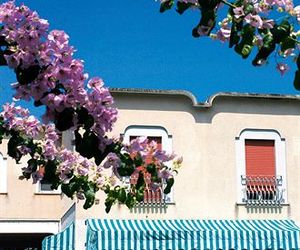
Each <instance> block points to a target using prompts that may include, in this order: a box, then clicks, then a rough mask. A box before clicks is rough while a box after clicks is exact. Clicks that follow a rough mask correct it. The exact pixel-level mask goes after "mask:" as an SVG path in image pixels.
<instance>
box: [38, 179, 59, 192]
mask: <svg viewBox="0 0 300 250" xmlns="http://www.w3.org/2000/svg"><path fill="white" fill-rule="evenodd" d="M35 194H59V195H60V194H61V188H60V187H58V189H56V190H55V189H54V190H42V183H41V182H40V181H39V182H37V184H36V190H35Z"/></svg>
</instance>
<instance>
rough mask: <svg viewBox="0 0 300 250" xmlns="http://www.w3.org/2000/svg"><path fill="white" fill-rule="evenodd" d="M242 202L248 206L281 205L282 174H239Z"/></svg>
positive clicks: (282, 201) (282, 200)
mask: <svg viewBox="0 0 300 250" xmlns="http://www.w3.org/2000/svg"><path fill="white" fill-rule="evenodd" d="M241 183H242V186H243V202H245V203H246V205H248V206H281V205H282V204H283V203H284V199H283V191H284V190H283V188H282V176H245V175H242V176H241Z"/></svg>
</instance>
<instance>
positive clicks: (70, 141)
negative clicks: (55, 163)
mask: <svg viewBox="0 0 300 250" xmlns="http://www.w3.org/2000/svg"><path fill="white" fill-rule="evenodd" d="M60 143H61V144H62V146H63V147H65V148H66V149H68V150H71V151H75V146H74V131H73V130H71V129H69V130H67V131H64V132H62V133H61V135H60ZM35 193H36V194H61V193H62V192H61V188H60V187H59V188H58V189H57V190H42V183H41V182H38V183H37V185H36V191H35Z"/></svg>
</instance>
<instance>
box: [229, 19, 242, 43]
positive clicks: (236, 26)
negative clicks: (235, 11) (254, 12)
mask: <svg viewBox="0 0 300 250" xmlns="http://www.w3.org/2000/svg"><path fill="white" fill-rule="evenodd" d="M241 25H242V26H241ZM242 27H243V22H239V23H237V22H235V21H234V20H233V21H232V25H231V33H230V39H229V48H232V47H233V46H234V45H237V44H238V43H239V41H240V36H239V35H238V32H239V31H240V28H242Z"/></svg>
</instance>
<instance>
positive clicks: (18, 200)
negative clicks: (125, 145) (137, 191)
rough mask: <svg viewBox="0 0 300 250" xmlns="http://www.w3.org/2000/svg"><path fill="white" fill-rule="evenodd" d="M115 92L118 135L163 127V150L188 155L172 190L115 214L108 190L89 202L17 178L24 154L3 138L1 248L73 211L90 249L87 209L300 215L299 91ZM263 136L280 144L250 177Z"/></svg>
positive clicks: (66, 220)
mask: <svg viewBox="0 0 300 250" xmlns="http://www.w3.org/2000/svg"><path fill="white" fill-rule="evenodd" d="M111 92H112V94H113V96H114V99H115V103H116V106H117V107H118V109H119V119H118V121H117V123H116V124H115V127H114V130H113V132H112V134H111V135H113V136H120V135H122V136H124V140H125V141H129V138H130V136H139V135H145V136H151V137H160V138H161V143H162V148H163V149H164V150H166V151H169V152H172V151H174V152H176V153H177V154H178V155H180V156H182V157H183V165H182V168H181V169H180V170H179V173H178V175H177V176H176V179H175V180H176V181H175V186H174V188H173V191H172V193H171V194H170V195H168V196H167V197H165V201H164V202H162V203H160V204H141V205H140V206H138V207H136V208H134V209H132V210H131V211H130V210H128V209H127V208H126V207H124V206H123V205H115V206H114V207H113V208H112V210H111V211H110V213H109V214H106V213H105V211H104V199H105V196H104V195H103V194H102V193H99V194H98V197H97V201H96V204H95V205H94V206H93V207H92V208H91V209H89V210H84V209H83V208H82V205H83V204H82V203H81V202H77V201H75V200H74V201H72V200H69V199H67V198H66V197H65V196H63V195H61V193H60V192H57V191H56V192H53V191H49V190H47V187H45V190H43V187H42V190H41V185H32V184H31V181H24V180H23V181H19V180H18V177H19V176H20V175H21V170H20V166H22V162H21V164H20V166H18V165H16V164H15V163H14V162H13V160H12V159H10V158H9V157H7V155H6V150H5V141H4V143H3V144H2V145H1V146H0V152H1V154H2V157H0V159H1V160H0V172H1V177H0V178H1V179H0V249H1V240H2V242H4V239H6V238H5V237H8V236H9V235H8V234H10V235H12V234H14V235H15V234H16V233H19V234H20V233H22V234H32V235H33V234H37V233H39V234H41V235H42V236H44V235H45V234H56V233H58V232H59V231H61V230H63V229H64V228H65V227H67V226H68V225H69V224H70V223H71V222H72V221H75V222H76V227H75V232H76V233H75V246H76V249H84V247H85V245H84V243H85V239H86V235H85V230H86V229H85V220H86V219H88V218H99V219H101V218H112V219H155V220H162V219H214V220H243V219H255V220H261V219H271V220H275V219H276V220H277V219H291V220H294V221H295V222H300V129H298V127H299V126H300V97H298V96H284V95H260V94H238V93H219V94H216V95H214V96H212V97H211V98H210V99H209V100H208V101H207V102H205V103H198V102H197V100H196V99H195V97H194V96H193V95H192V94H191V93H189V92H184V91H161V90H141V89H111ZM64 140H65V141H66V142H67V141H68V137H65V138H64ZM264 141H268V142H270V143H271V144H270V145H271V146H270V147H271V151H272V152H273V153H272V154H271V156H270V154H269V155H266V156H264V155H263V156H257V157H258V158H259V157H261V158H268V159H269V158H272V159H271V160H270V161H273V162H274V163H273V164H274V169H273V168H272V170H271V172H272V171H273V172H274V174H272V176H269V175H270V174H269V172H268V173H266V174H261V173H263V172H259V173H260V175H262V176H261V177H259V176H258V177H257V179H249V178H248V177H249V176H250V175H249V173H250V172H249V171H252V170H250V167H249V166H250V165H249V164H250V163H249V162H251V161H255V159H258V158H257V157H256V156H255V154H256V151H255V150H257V149H260V146H259V145H260V144H259V143H261V142H264ZM250 144H251V145H252V148H251V147H250V146H251V145H250ZM248 145H250V146H249V147H248ZM253 145H254V146H253ZM253 148H254V149H253ZM252 149H253V150H254V151H251V150H252ZM249 150H250V151H249ZM249 152H250V153H249ZM253 154H254V158H251V157H250V156H249V155H253ZM253 159H254V160H253ZM257 161H258V162H257ZM256 164H258V165H259V164H260V162H259V160H256ZM266 164H269V163H266ZM258 168H259V170H257V169H255V170H253V171H256V170H257V171H264V170H263V168H264V166H261V167H258ZM264 175H265V176H264ZM253 178H256V177H253ZM5 244H6V243H5Z"/></svg>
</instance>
